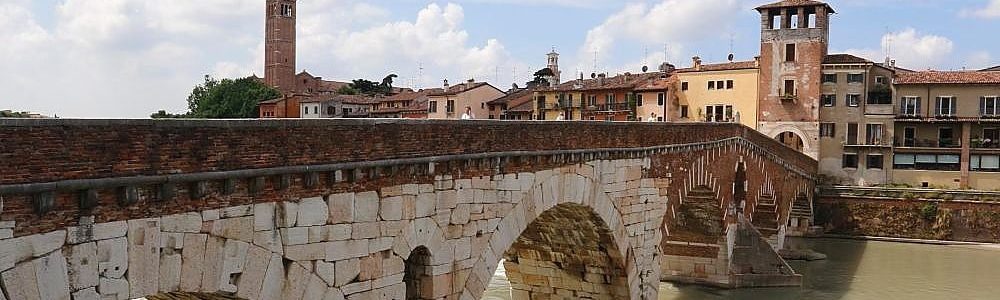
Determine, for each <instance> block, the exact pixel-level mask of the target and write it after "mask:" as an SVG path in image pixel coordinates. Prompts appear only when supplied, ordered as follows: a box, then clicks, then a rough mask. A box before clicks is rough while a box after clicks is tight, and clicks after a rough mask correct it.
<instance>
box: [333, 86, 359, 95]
mask: <svg viewBox="0 0 1000 300" xmlns="http://www.w3.org/2000/svg"><path fill="white" fill-rule="evenodd" d="M337 94H340V95H357V94H358V90H355V89H354V88H352V87H351V86H350V85H345V86H342V87H340V88H339V89H337Z"/></svg>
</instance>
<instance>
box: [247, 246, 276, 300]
mask: <svg viewBox="0 0 1000 300" xmlns="http://www.w3.org/2000/svg"><path fill="white" fill-rule="evenodd" d="M284 283H285V265H284V263H283V261H282V258H281V256H280V255H277V254H271V259H270V260H269V261H268V264H267V271H265V272H264V281H263V283H262V284H261V288H260V298H259V299H280V297H281V291H282V288H283V287H284ZM250 300H253V299H250Z"/></svg>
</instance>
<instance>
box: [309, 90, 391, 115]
mask: <svg viewBox="0 0 1000 300" xmlns="http://www.w3.org/2000/svg"><path fill="white" fill-rule="evenodd" d="M379 101H380V99H378V98H374V97H369V96H361V95H331V96H316V97H311V98H309V99H305V100H302V101H301V103H300V107H301V110H298V111H299V113H300V115H301V117H302V118H303V119H319V118H368V117H371V114H372V111H373V107H375V105H376V104H377V103H379Z"/></svg>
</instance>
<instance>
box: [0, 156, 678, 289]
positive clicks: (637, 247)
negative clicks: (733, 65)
mask: <svg viewBox="0 0 1000 300" xmlns="http://www.w3.org/2000/svg"><path fill="white" fill-rule="evenodd" d="M648 167H649V161H648V160H643V159H631V160H615V161H594V162H589V163H586V164H579V165H573V166H568V167H563V168H559V169H554V170H545V171H539V172H534V173H519V174H504V175H496V176H492V177H478V178H471V179H453V177H451V176H447V175H444V176H438V177H437V178H436V180H435V181H434V183H433V184H403V185H396V186H390V187H384V188H382V189H380V190H379V191H366V192H356V193H342V194H333V195H324V196H322V197H315V198H305V199H299V200H297V201H288V202H279V203H260V204H253V205H243V206H235V207H227V208H222V209H213V210H206V211H201V212H192V213H185V214H178V215H170V216H164V217H160V218H151V219H141V220H128V221H120V222H112V223H101V224H93V218H92V217H84V218H82V219H81V220H80V222H79V224H77V225H76V226H73V227H68V228H66V229H64V230H59V231H55V232H50V233H46V234H38V235H32V236H25V237H19V238H10V237H9V236H4V237H0V238H2V239H0V281H2V283H3V287H4V291H5V293H0V300H6V299H12V300H13V299H17V300H22V299H24V300H33V299H130V298H136V297H141V296H146V295H151V294H157V293H160V292H171V291H190V292H226V293H232V294H235V295H236V296H238V297H241V298H245V299H251V300H253V299H402V298H405V294H406V284H405V283H404V282H403V278H404V270H405V268H406V263H405V259H406V258H408V257H409V256H410V253H411V251H413V250H414V249H415V248H417V247H420V246H423V247H426V248H427V249H428V250H429V251H430V253H431V259H430V261H429V262H427V263H428V264H429V265H428V266H427V267H426V268H425V270H424V271H425V275H426V277H427V278H430V279H429V284H428V285H427V286H429V288H425V289H424V291H422V295H423V296H424V297H428V298H435V299H442V298H444V297H449V299H478V298H479V297H480V296H481V295H482V293H483V291H484V290H485V288H486V285H487V284H488V282H489V279H490V278H491V277H492V275H493V273H494V272H495V271H496V268H497V265H498V262H499V259H500V258H501V257H502V255H503V253H504V252H505V251H506V250H507V249H508V248H509V247H510V245H511V244H513V242H514V241H515V240H516V239H517V237H518V236H519V235H520V234H521V232H522V231H523V230H524V229H525V228H527V226H529V224H531V222H532V221H533V220H534V219H535V218H537V217H538V216H539V215H540V214H541V213H542V212H544V211H545V210H547V209H549V208H552V207H555V206H556V205H558V204H561V203H578V204H582V205H586V206H588V207H591V208H592V209H593V210H594V212H595V213H596V214H597V215H598V216H599V217H600V218H601V219H602V221H603V222H605V223H606V224H607V225H608V228H609V229H610V230H611V232H612V236H613V237H614V242H615V247H617V248H618V250H619V251H620V252H621V253H627V255H625V257H627V258H626V259H628V260H629V261H627V262H622V264H623V265H625V266H626V272H627V275H628V283H629V286H628V287H627V288H628V290H629V291H630V292H631V298H633V299H640V298H641V297H642V296H643V295H645V296H646V297H652V298H655V296H656V289H655V287H656V285H657V284H658V282H659V278H660V276H659V272H660V270H659V266H660V263H659V259H658V256H656V255H654V254H655V252H656V251H657V245H659V243H660V238H661V235H662V234H661V232H660V229H659V226H660V224H661V223H662V218H663V213H664V209H663V208H664V207H666V198H665V197H661V196H659V194H658V193H659V190H658V189H657V188H656V187H655V185H654V184H653V183H654V180H653V179H644V178H643V173H644V172H643V171H644V169H645V168H648ZM0 225H3V226H7V227H5V228H4V229H9V228H13V224H0ZM8 225H9V226H8ZM285 261H288V262H290V263H285ZM651 287H652V288H651Z"/></svg>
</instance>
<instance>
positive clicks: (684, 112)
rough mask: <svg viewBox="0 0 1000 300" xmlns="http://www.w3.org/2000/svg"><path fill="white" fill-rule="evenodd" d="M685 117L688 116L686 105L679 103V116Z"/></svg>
mask: <svg viewBox="0 0 1000 300" xmlns="http://www.w3.org/2000/svg"><path fill="white" fill-rule="evenodd" d="M687 117H688V106H687V105H681V118H687Z"/></svg>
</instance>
